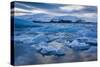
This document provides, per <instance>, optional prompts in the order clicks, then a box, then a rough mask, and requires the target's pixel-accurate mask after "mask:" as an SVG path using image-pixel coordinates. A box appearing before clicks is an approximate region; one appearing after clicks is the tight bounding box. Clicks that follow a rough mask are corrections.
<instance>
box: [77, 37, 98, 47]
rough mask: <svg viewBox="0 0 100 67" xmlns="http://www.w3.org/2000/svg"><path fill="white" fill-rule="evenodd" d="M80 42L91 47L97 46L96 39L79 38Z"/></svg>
mask: <svg viewBox="0 0 100 67" xmlns="http://www.w3.org/2000/svg"><path fill="white" fill-rule="evenodd" d="M77 40H78V41H79V42H85V43H87V44H89V45H91V46H97V39H96V38H90V37H80V38H77Z"/></svg>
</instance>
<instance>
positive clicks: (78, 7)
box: [59, 5, 85, 12]
mask: <svg viewBox="0 0 100 67" xmlns="http://www.w3.org/2000/svg"><path fill="white" fill-rule="evenodd" d="M59 8H60V9H61V10H64V11H68V12H70V11H75V10H81V9H84V8H85V7H83V6H75V5H73V6H72V5H71V6H63V7H59Z"/></svg>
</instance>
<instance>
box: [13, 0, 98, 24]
mask: <svg viewBox="0 0 100 67" xmlns="http://www.w3.org/2000/svg"><path fill="white" fill-rule="evenodd" d="M13 3H14V8H13V7H12V9H11V11H12V13H14V14H12V15H15V16H22V15H34V14H39V13H44V14H48V15H52V16H68V15H70V16H77V17H81V18H84V19H85V20H87V19H88V20H89V21H95V22H96V20H97V7H96V6H84V5H71V4H70V5H66V4H49V3H31V2H30V3H28V2H18V1H15V2H13Z"/></svg>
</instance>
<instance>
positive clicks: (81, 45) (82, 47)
mask: <svg viewBox="0 0 100 67" xmlns="http://www.w3.org/2000/svg"><path fill="white" fill-rule="evenodd" d="M68 46H69V47H70V48H72V49H74V50H87V49H89V47H90V46H89V44H86V43H81V42H79V41H78V40H73V41H72V43H70V44H69V45H68Z"/></svg>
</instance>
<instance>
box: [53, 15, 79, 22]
mask: <svg viewBox="0 0 100 67" xmlns="http://www.w3.org/2000/svg"><path fill="white" fill-rule="evenodd" d="M60 20H62V21H71V22H76V21H77V20H79V18H78V17H76V16H55V17H54V18H53V19H52V21H60Z"/></svg>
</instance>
